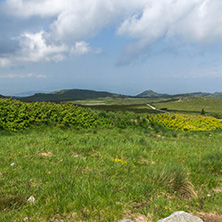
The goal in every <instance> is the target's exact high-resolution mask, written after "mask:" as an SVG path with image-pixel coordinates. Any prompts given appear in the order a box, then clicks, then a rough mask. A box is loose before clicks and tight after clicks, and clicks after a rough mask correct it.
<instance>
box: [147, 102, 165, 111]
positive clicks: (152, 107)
mask: <svg viewBox="0 0 222 222" xmlns="http://www.w3.org/2000/svg"><path fill="white" fill-rule="evenodd" d="M146 105H147V106H149V107H150V108H151V109H153V110H156V111H159V112H162V113H169V112H167V111H165V110H161V109H157V108H155V107H154V106H151V105H150V104H148V103H147V104H146Z"/></svg>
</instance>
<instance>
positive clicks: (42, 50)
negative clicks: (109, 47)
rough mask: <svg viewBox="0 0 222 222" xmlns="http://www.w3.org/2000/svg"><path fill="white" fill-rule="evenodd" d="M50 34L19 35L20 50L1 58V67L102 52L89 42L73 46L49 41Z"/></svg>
mask: <svg viewBox="0 0 222 222" xmlns="http://www.w3.org/2000/svg"><path fill="white" fill-rule="evenodd" d="M49 37H50V35H49V34H48V33H46V32H44V31H40V32H38V33H34V34H33V33H28V32H26V33H23V34H22V35H21V36H20V37H17V40H18V41H19V45H20V50H19V51H17V52H16V53H15V54H12V55H10V56H9V57H8V58H0V67H7V66H10V65H12V64H18V63H24V62H59V61H61V60H64V59H65V58H67V57H69V56H70V55H71V54H75V55H83V54H86V53H100V52H101V50H100V49H92V48H90V46H89V45H88V43H86V42H84V41H81V42H76V43H75V44H74V46H73V47H70V46H69V45H68V44H66V43H63V44H58V43H53V42H52V43H51V42H47V41H48V38H49Z"/></svg>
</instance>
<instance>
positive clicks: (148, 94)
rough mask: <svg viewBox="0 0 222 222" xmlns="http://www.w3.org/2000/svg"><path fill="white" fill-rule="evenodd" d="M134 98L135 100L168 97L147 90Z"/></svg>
mask: <svg viewBox="0 0 222 222" xmlns="http://www.w3.org/2000/svg"><path fill="white" fill-rule="evenodd" d="M136 97H137V98H164V97H170V95H168V94H160V93H156V92H154V91H153V90H147V91H144V92H142V93H140V94H138V95H137V96H136Z"/></svg>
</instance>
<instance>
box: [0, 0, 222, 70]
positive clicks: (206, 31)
mask: <svg viewBox="0 0 222 222" xmlns="http://www.w3.org/2000/svg"><path fill="white" fill-rule="evenodd" d="M4 9H5V11H7V12H8V13H9V14H10V15H13V16H18V17H22V18H23V19H28V18H29V17H31V16H37V17H38V16H39V17H50V18H51V19H52V22H51V25H50V26H49V27H47V32H46V31H38V32H37V33H35V34H33V33H28V32H25V33H23V35H22V36H20V37H19V42H20V45H21V48H22V49H21V50H20V51H18V52H17V59H16V58H15V57H13V58H14V59H13V60H17V61H29V62H30V61H32V62H38V61H58V60H62V59H64V58H66V57H67V55H68V54H70V53H74V54H80V55H81V54H85V53H92V52H94V53H95V52H101V49H97V50H93V49H91V48H90V46H89V45H88V43H87V40H88V39H89V38H92V37H94V36H95V35H96V34H97V33H99V32H100V31H101V30H102V29H103V28H106V27H108V26H115V27H116V30H117V34H118V35H119V36H126V37H129V38H131V39H133V40H134V41H133V43H131V44H130V45H128V46H127V47H126V49H125V51H124V55H123V58H122V61H121V62H122V63H127V62H130V61H131V60H132V59H134V58H137V57H138V56H139V55H140V54H141V53H143V52H144V51H146V50H147V48H148V46H149V45H151V44H153V43H154V42H155V41H157V40H159V39H160V38H167V39H168V40H169V42H170V41H173V39H174V38H176V37H179V38H180V39H182V40H183V41H185V42H186V43H199V42H204V43H205V42H207V43H211V42H215V41H221V40H222V13H221V11H222V1H221V0H189V1H185V0H137V1H135V0H121V1H119V0H93V1H92V0H6V1H5V4H4ZM135 40H136V42H135ZM9 63H10V61H8V60H7V58H4V59H3V58H2V59H0V65H1V66H3V65H4V66H6V64H9Z"/></svg>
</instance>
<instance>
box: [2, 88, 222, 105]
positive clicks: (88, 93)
mask: <svg viewBox="0 0 222 222" xmlns="http://www.w3.org/2000/svg"><path fill="white" fill-rule="evenodd" d="M27 93H30V92H26V93H24V94H23V93H20V95H25V94H27ZM104 97H111V98H176V97H216V98H222V92H215V93H206V92H194V93H184V94H175V95H169V94H160V93H156V92H154V91H152V90H147V91H144V92H142V93H140V94H138V95H137V96H126V95H121V94H116V93H110V92H105V91H95V90H84V89H67V90H60V91H54V92H51V93H35V94H34V95H32V96H14V97H13V98H15V99H18V100H21V101H24V102H41V101H45V102H49V101H50V102H65V101H75V100H86V99H98V98H104ZM0 98H6V96H3V95H0Z"/></svg>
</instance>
